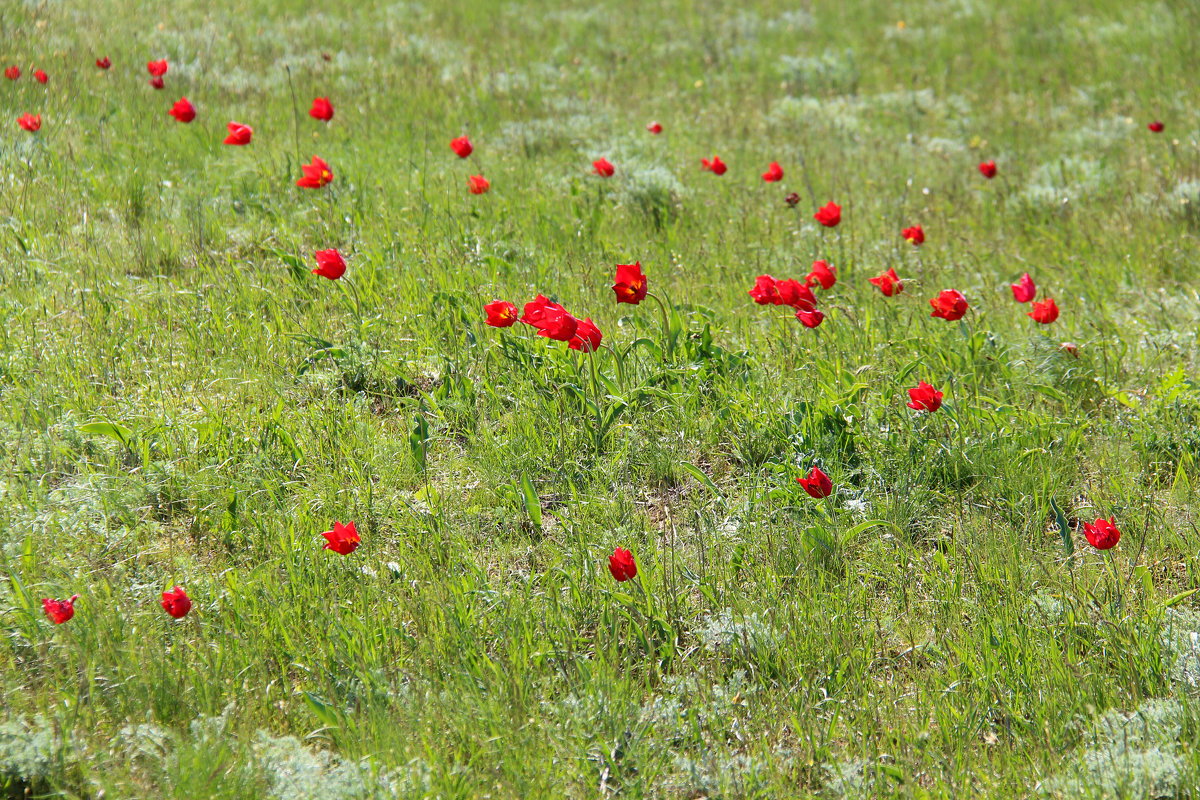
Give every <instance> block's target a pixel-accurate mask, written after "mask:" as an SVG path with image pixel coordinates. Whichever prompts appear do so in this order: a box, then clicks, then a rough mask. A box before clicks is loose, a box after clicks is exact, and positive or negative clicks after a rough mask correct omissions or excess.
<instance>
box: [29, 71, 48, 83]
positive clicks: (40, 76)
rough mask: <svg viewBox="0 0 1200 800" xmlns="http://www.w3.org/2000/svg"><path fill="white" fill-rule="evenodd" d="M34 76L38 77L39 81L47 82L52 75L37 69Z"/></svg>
mask: <svg viewBox="0 0 1200 800" xmlns="http://www.w3.org/2000/svg"><path fill="white" fill-rule="evenodd" d="M33 77H35V78H37V82H38V83H45V82H46V81H48V80H50V76H49V75H47V74H46V73H45V72H42V71H41V70H40V69H35V70H34V71H33Z"/></svg>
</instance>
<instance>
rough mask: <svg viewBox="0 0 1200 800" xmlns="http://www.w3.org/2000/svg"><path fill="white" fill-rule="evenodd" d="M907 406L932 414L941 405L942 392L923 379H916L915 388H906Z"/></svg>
mask: <svg viewBox="0 0 1200 800" xmlns="http://www.w3.org/2000/svg"><path fill="white" fill-rule="evenodd" d="M908 398H909V400H908V407H909V408H912V409H915V410H917V411H926V412H928V413H930V414H932V413H933V412H934V411H937V410H938V409H939V408H941V407H942V393H941V392H939V391H938V390H937V389H934V388H933V387H932V386H930V385H929V384H928V383H926V382H925V381H917V386H916V388H915V389H909V390H908Z"/></svg>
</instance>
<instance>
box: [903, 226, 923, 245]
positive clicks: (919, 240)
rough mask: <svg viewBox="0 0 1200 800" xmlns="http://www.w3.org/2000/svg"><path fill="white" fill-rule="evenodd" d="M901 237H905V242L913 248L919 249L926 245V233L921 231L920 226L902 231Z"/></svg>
mask: <svg viewBox="0 0 1200 800" xmlns="http://www.w3.org/2000/svg"><path fill="white" fill-rule="evenodd" d="M900 235H901V236H903V237H904V239H905V241H907V242H908V243H909V244H911V245H912V246H913V247H917V246H919V245H922V244H924V243H925V231H923V230H921V226H920V225H913V226H912V227H911V228H905V229H904V230H902V231H900Z"/></svg>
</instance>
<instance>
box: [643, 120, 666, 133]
mask: <svg viewBox="0 0 1200 800" xmlns="http://www.w3.org/2000/svg"><path fill="white" fill-rule="evenodd" d="M646 130H648V131H650V132H651V133H654V134H658V133H662V130H663V128H662V125H659V124H658V123H657V122H651V123H650V124H649V125H647V126H646Z"/></svg>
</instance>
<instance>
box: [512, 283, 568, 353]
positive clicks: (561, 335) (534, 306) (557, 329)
mask: <svg viewBox="0 0 1200 800" xmlns="http://www.w3.org/2000/svg"><path fill="white" fill-rule="evenodd" d="M521 322H524V323H525V324H526V325H532V326H533V327H535V328H537V330H538V336H545V337H546V338H547V339H552V340H554V341H556V342H569V341H571V339H572V338H574V336H575V331H576V330H577V329H578V328H579V320H577V319H575V318H574V317H572V316H571V315H570V314H568V313H567V310H566V309H565V308H563V307H562V306H560V305H559V304H558V303H553V302H551V301H550V300H548V299H547V298H546V297H545V296H544V295H540V294H539V295H538V296H537V297H536V298H534V299H533V300H530V301H529V302H528V303H526V304H525V313H524V314H523V315H522V316H521Z"/></svg>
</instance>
